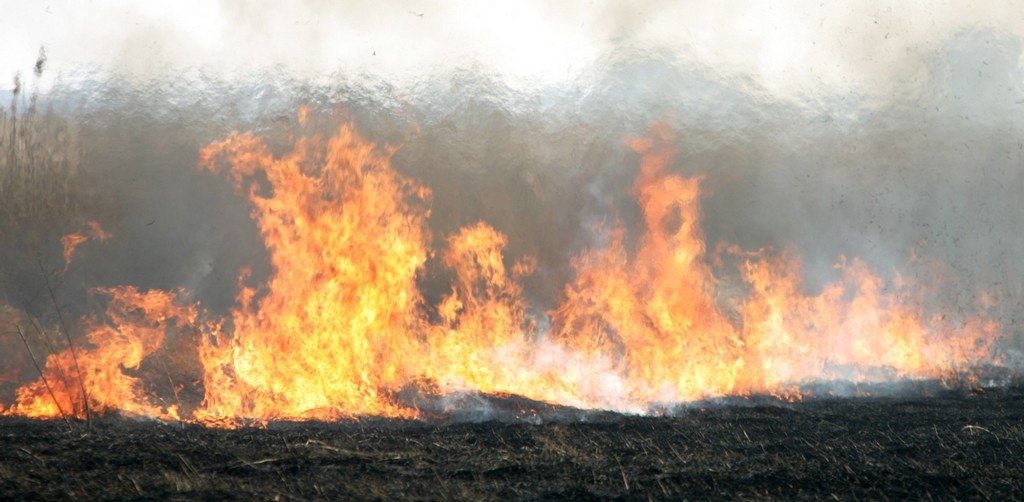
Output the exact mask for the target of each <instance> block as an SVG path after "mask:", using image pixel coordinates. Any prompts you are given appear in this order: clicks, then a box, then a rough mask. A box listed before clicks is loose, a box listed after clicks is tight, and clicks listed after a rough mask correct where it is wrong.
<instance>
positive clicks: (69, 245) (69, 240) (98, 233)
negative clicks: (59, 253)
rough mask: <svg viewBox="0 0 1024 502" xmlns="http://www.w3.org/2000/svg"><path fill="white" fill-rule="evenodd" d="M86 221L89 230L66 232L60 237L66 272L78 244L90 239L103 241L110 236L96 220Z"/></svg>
mask: <svg viewBox="0 0 1024 502" xmlns="http://www.w3.org/2000/svg"><path fill="white" fill-rule="evenodd" d="M88 223H89V230H88V231H87V232H85V233H82V232H76V233H73V234H68V235H65V236H64V237H61V239H60V242H61V244H62V245H63V246H64V271H65V272H67V270H68V267H70V266H71V258H72V257H73V256H74V254H75V249H77V248H78V246H79V245H81V244H83V243H85V242H87V241H91V240H99V241H105V240H107V239H109V238H110V234H109V233H107V231H105V230H103V227H101V226H100V224H99V223H98V222H95V221H90V222H88Z"/></svg>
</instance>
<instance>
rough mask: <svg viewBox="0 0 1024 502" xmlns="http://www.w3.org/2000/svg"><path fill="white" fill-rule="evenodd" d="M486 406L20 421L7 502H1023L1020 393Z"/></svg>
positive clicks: (4, 456)
mask: <svg viewBox="0 0 1024 502" xmlns="http://www.w3.org/2000/svg"><path fill="white" fill-rule="evenodd" d="M477 399H478V401H481V402H485V403H486V404H488V406H489V408H490V409H491V410H492V411H494V410H496V411H497V413H489V414H479V413H478V414H476V415H475V416H476V417H477V418H484V417H487V418H489V419H488V420H486V421H475V422H474V421H469V420H472V418H473V416H472V415H470V414H465V413H464V414H462V415H458V414H449V415H443V414H442V415H438V416H437V417H436V419H434V420H430V421H396V420H384V419H364V420H360V421H348V422H340V423H311V422H303V423H271V424H266V425H265V426H264V427H247V428H241V429H235V430H223V429H211V428H205V427H200V426H196V425H189V424H180V423H166V422H154V421H146V420H139V419H128V418H124V417H111V416H108V417H103V418H99V419H94V420H93V421H92V423H91V425H89V426H88V427H87V425H86V424H85V423H80V422H72V423H71V424H70V425H69V424H68V423H66V422H64V421H61V420H55V421H33V420H27V419H19V418H11V417H6V418H2V419H0V498H2V499H4V500H61V499H87V500H104V499H118V500H132V499H135V500H146V499H161V500H213V499H216V500H222V499H244V500H316V499H328V500H350V499H375V500H385V499H386V500H446V499H469V500H523V499H545V500H565V499H572V500H581V499H583V500H585V499H675V500H679V499H698V500H707V499H728V500H737V499H739V500H743V499H811V500H828V499H839V500H855V499H857V500H864V499H867V500H887V499H938V500H953V499H981V500H1022V499H1024V386H1020V385H1015V386H1011V387H1002V388H991V389H981V388H976V389H973V390H970V391H964V390H957V391H939V392H932V393H931V395H928V396H922V395H916V396H913V397H906V396H904V397H893V396H890V397H868V398H848V399H828V398H819V399H813V400H807V401H803V402H798V403H786V402H782V401H779V400H774V399H771V398H750V399H731V400H725V401H721V402H716V403H711V402H707V403H699V404H695V405H690V406H687V407H684V408H674V409H666V414H665V415H663V416H646V417H637V416H624V415H618V414H612V413H593V412H583V411H580V410H573V409H569V408H564V409H562V408H558V407H553V406H550V405H548V406H547V407H546V408H542V409H540V410H539V411H537V410H534V411H527V412H523V411H522V409H521V408H520V407H522V406H524V405H526V406H529V405H530V402H529V401H527V400H522V399H516V398H515V397H510V396H504V397H502V396H477ZM478 404H479V403H478ZM516 409H518V411H513V410H516ZM516 417H518V419H517V418H516Z"/></svg>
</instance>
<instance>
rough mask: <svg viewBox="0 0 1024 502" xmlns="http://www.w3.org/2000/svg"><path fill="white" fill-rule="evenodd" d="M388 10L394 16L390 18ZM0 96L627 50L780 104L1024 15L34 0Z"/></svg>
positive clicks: (895, 8) (542, 63) (9, 29)
mask: <svg viewBox="0 0 1024 502" xmlns="http://www.w3.org/2000/svg"><path fill="white" fill-rule="evenodd" d="M381 4H384V5H381ZM3 10H4V15H3V18H4V20H3V21H2V22H0V23H2V25H3V27H2V29H0V55H2V56H0V75H10V77H4V78H2V79H0V89H10V88H11V87H12V86H13V75H14V73H15V72H18V71H20V72H21V73H22V75H23V76H24V77H29V76H31V71H32V65H33V63H34V62H35V58H36V54H37V53H38V50H39V47H40V46H45V47H46V51H47V57H48V67H49V71H48V73H49V75H48V76H47V79H48V80H45V81H44V82H43V86H44V87H46V86H48V85H50V82H52V79H55V78H58V77H62V78H63V79H64V80H65V81H67V80H69V79H73V78H74V74H75V72H76V71H78V70H80V69H82V68H86V67H93V68H97V67H98V68H104V69H116V70H118V71H121V72H124V73H128V74H132V75H137V76H161V75H173V74H174V73H175V72H178V71H181V70H183V69H189V68H192V69H199V70H202V71H203V72H207V73H209V74H210V75H224V76H231V75H239V74H242V75H244V74H251V72H252V71H255V70H266V69H267V68H275V67H280V68H284V69H286V70H287V71H288V72H290V73H293V74H294V75H295V76H297V77H300V78H316V77H322V76H327V75H330V74H331V73H335V72H344V73H347V74H369V75H373V76H375V77H378V78H384V79H386V80H389V81H394V82H401V81H403V80H405V79H415V78H417V76H421V75H424V74H429V73H436V72H443V71H446V70H448V69H451V68H456V67H470V66H473V65H479V66H480V67H485V68H488V69H491V70H493V71H496V72H499V73H501V74H504V75H506V76H507V77H508V78H509V80H510V81H514V82H521V83H523V84H524V85H538V84H539V85H545V84H558V83H560V82H563V81H566V80H572V79H575V78H578V77H579V76H580V74H581V72H584V71H586V69H587V68H588V66H589V65H590V64H591V63H592V62H593V61H594V60H595V58H598V57H600V56H601V55H602V54H606V53H607V52H608V51H609V50H610V49H611V48H616V47H656V48H660V49H667V50H668V51H671V52H673V53H675V54H678V57H679V58H680V59H682V60H689V61H693V62H695V63H698V64H702V65H706V66H708V67H712V68H715V69H716V71H718V72H720V73H722V74H723V75H727V76H737V77H751V78H753V79H754V81H756V82H758V83H759V84H760V85H761V86H763V88H765V89H767V90H768V91H769V92H771V93H773V94H778V95H780V96H786V95H793V94H794V93H796V94H804V93H806V92H807V91H808V90H813V89H819V90H820V89H826V90H827V91H826V92H829V91H831V92H836V93H845V92H851V91H852V92H857V93H866V94H875V93H880V94H889V93H892V92H900V91H902V90H905V89H911V90H912V89H913V87H914V86H915V85H917V84H920V83H922V82H924V81H925V80H926V75H925V74H926V73H927V68H926V65H927V61H928V60H929V59H930V58H933V55H932V54H931V52H934V51H935V50H937V47H939V44H940V43H941V41H942V40H945V39H947V38H949V37H950V36H952V35H954V34H956V33H957V32H959V31H962V30H965V29H979V28H980V29H988V30H993V31H994V32H997V33H1002V34H1005V35H1008V36H1011V37H1021V38H1024V3H1022V2H1015V1H1006V0H993V1H972V2H938V1H931V0H926V1H898V2H881V1H878V2H875V1H859V2H822V1H821V0H814V1H778V0H777V1H752V2H711V1H706V2H696V1H690V2H686V1H667V0H648V1H642V2H626V1H621V2H612V1H589V2H583V1H580V2H543V1H508V2H479V1H467V0H451V1H425V0H398V1H390V2H378V1H355V0H352V1H329V0H291V1H243V0H221V1H215V0H214V1H211V0H179V1H176V2H149V1H134V2H133V1H121V0H90V1H81V0H28V1H17V2H8V5H5V7H4V9H3Z"/></svg>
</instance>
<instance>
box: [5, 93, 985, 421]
mask: <svg viewBox="0 0 1024 502" xmlns="http://www.w3.org/2000/svg"><path fill="white" fill-rule="evenodd" d="M300 118H301V120H300V122H301V123H303V124H305V123H306V122H307V121H308V110H303V111H302V113H301V117H300ZM675 141H676V139H675V137H674V134H673V132H672V131H671V130H670V129H669V128H668V127H667V126H665V125H655V126H654V127H652V129H651V131H650V134H649V136H648V137H647V138H645V139H633V140H628V144H629V146H630V147H631V148H632V149H633V150H634V151H635V152H636V153H638V154H639V155H640V156H641V160H640V172H639V175H638V176H637V178H636V181H635V185H634V187H633V190H632V195H633V196H634V197H635V199H636V201H637V202H638V204H639V206H640V208H641V210H642V212H643V222H644V228H643V233H642V235H641V236H640V238H639V239H638V240H637V241H636V244H635V245H632V246H631V245H629V244H628V242H627V239H626V231H625V229H624V228H622V226H621V225H615V226H614V228H611V229H610V230H608V231H607V232H606V237H607V239H606V240H607V242H608V244H607V246H606V247H604V248H601V249H588V250H585V251H583V252H582V253H580V254H579V255H578V256H577V257H576V258H575V259H574V261H573V265H574V267H575V270H576V277H575V280H574V281H573V282H572V283H571V284H568V285H567V286H566V287H565V293H564V298H563V301H562V303H561V305H559V306H558V307H557V308H554V309H552V310H551V311H550V313H549V317H550V318H549V319H539V318H537V316H536V315H531V314H530V312H531V311H530V309H529V306H528V305H527V302H526V301H525V299H524V294H523V288H522V286H521V282H520V280H521V279H522V278H523V277H525V276H528V275H530V274H532V273H533V272H534V269H535V268H536V262H535V260H534V259H533V258H532V257H521V258H519V259H518V260H509V259H508V257H506V256H504V255H503V251H504V248H505V246H506V243H507V238H506V236H505V235H503V234H501V233H500V232H498V231H497V230H495V229H494V228H493V227H491V226H490V225H488V224H487V223H485V222H479V223H476V224H474V225H471V226H469V227H466V228H463V229H461V230H460V231H458V232H455V233H454V234H453V235H451V236H448V237H447V246H446V248H445V249H444V250H443V251H441V252H440V253H439V257H440V258H441V262H442V263H443V265H444V266H445V267H446V268H448V269H449V270H450V272H451V277H452V284H451V289H450V292H449V293H448V294H447V295H445V296H444V297H443V298H442V299H441V301H440V303H439V304H437V305H428V304H427V302H426V301H425V300H424V298H423V295H422V294H421V292H420V290H419V288H418V286H417V278H418V277H419V276H420V275H421V274H422V273H423V272H424V269H425V266H426V264H427V261H428V258H429V257H431V256H433V253H432V251H431V250H430V249H429V245H428V243H429V242H430V234H429V231H428V229H427V222H428V219H429V216H430V212H429V201H430V198H431V193H430V190H428V189H427V188H426V187H424V186H421V185H420V184H419V183H417V182H415V181H413V180H410V179H407V178H404V177H403V176H401V175H399V174H398V173H397V172H395V171H394V170H393V169H392V167H391V165H390V158H391V155H392V154H393V153H394V149H392V148H381V147H378V146H377V145H374V144H372V143H371V142H369V141H367V140H365V139H364V138H362V137H360V136H359V135H358V134H357V133H356V132H355V131H354V130H353V128H352V127H351V126H343V127H341V128H340V130H338V131H337V133H336V134H335V135H334V136H333V137H332V138H324V137H320V136H310V137H306V138H302V139H299V140H297V141H296V142H295V144H294V145H293V149H292V151H291V152H288V153H286V154H284V155H281V156H275V155H274V154H273V153H272V152H271V149H270V148H269V147H268V146H267V145H266V144H265V142H264V141H263V140H262V139H261V138H258V137H256V136H253V135H248V134H234V135H232V136H231V137H229V138H228V139H226V140H224V141H222V142H218V143H215V144H212V145H209V146H207V147H206V148H204V149H203V150H202V151H201V152H200V167H201V169H203V170H208V171H211V172H214V173H221V174H223V175H226V176H227V177H229V178H230V179H232V180H233V182H234V184H235V187H236V189H237V191H238V193H239V194H241V195H243V196H245V197H247V198H248V200H249V202H250V203H251V205H252V217H253V219H254V220H255V221H256V224H257V227H258V229H259V231H260V233H261V235H262V237H263V240H264V243H265V246H266V249H267V250H268V252H269V256H270V265H271V267H272V269H271V274H270V276H269V278H268V279H267V280H266V282H265V283H264V284H259V285H253V284H250V283H251V280H250V274H249V273H248V272H247V271H243V272H242V274H241V276H240V279H239V289H240V292H239V293H238V296H237V306H236V307H235V309H234V311H233V312H232V314H231V316H230V318H229V319H217V318H214V319H212V320H210V321H208V322H206V321H202V320H201V316H200V314H199V308H198V306H196V305H187V304H182V303H179V302H178V301H176V300H177V298H178V297H179V295H178V294H172V293H166V292H161V291H149V292H140V291H137V290H135V289H134V288H131V287H126V288H121V289H106V290H101V291H100V293H101V294H103V295H105V296H109V297H110V298H111V299H110V303H109V305H108V308H107V313H106V316H105V317H104V318H95V319H90V320H89V321H88V322H87V323H86V324H87V326H89V328H88V336H87V339H88V343H87V344H82V346H78V347H69V348H67V349H66V350H63V351H61V352H58V353H56V354H53V355H51V356H50V357H49V358H48V359H47V360H46V363H45V369H44V376H43V378H41V379H40V380H39V381H37V382H34V383H31V384H28V385H26V386H24V387H22V388H21V389H20V390H19V391H18V396H17V401H16V402H15V403H14V404H13V405H12V406H10V407H9V408H8V409H6V410H5V413H8V414H17V415H24V416H31V417H47V416H50V417H52V416H60V415H65V414H67V415H74V416H82V415H83V413H84V412H85V410H86V409H87V408H88V409H89V410H92V411H95V412H104V411H107V410H119V411H121V412H123V413H127V414H133V415H149V416H157V417H163V418H168V419H178V418H179V415H182V416H181V417H180V418H182V419H185V420H192V421H197V422H202V423H207V424H213V425H221V426H231V425H233V424H236V423H238V422H240V421H241V422H249V421H255V422H263V421H268V420H279V419H289V420H304V419H322V420H336V419H338V418H342V417H357V416H362V415H378V416H387V417H416V416H418V413H419V412H418V410H417V409H416V408H415V404H414V401H415V400H409V399H406V398H402V397H401V396H400V395H401V394H403V393H407V392H408V391H409V390H410V389H412V390H413V391H414V392H415V391H417V390H421V391H424V392H432V393H454V392H458V391H464V390H470V391H481V392H487V393H495V394H500V393H511V394H517V395H520V396H524V397H526V398H529V399H534V400H538V401H545V402H551V403H558V404H566V405H573V406H578V407H583V408H604V409H615V410H624V411H636V412H643V411H645V410H649V409H650V407H651V405H652V404H654V403H662V402H680V401H687V400H693V399H699V398H704V397H709V396H720V395H735V394H741V395H742V394H747V393H754V392H764V393H775V394H779V395H789V396H793V397H796V396H797V394H796V392H797V388H798V386H799V385H800V384H804V383H808V382H813V381H817V380H821V379H845V380H852V381H882V380H892V379H899V378H941V377H944V376H946V375H947V374H949V373H951V372H955V371H959V370H961V369H965V368H972V367H976V366H978V365H981V364H986V363H992V362H994V361H993V356H992V346H993V343H994V342H995V341H996V340H997V339H998V338H999V337H1000V336H1001V335H1000V327H999V326H997V325H996V324H995V323H994V322H991V321H987V320H985V319H984V318H982V317H980V316H960V317H958V318H957V317H955V316H947V315H944V314H943V313H941V312H931V311H929V310H928V309H926V308H925V303H926V302H925V296H926V294H927V291H925V290H924V289H923V288H920V287H916V286H914V285H913V284H911V283H910V282H909V281H907V280H905V279H903V278H900V279H899V280H897V281H886V280H885V279H884V278H882V277H881V276H879V275H878V274H876V273H874V272H873V271H871V270H870V269H869V268H868V267H867V266H866V265H865V263H863V262H862V261H860V260H857V259H843V258H841V259H840V260H839V264H838V265H837V267H838V269H839V270H840V271H841V273H842V277H841V279H840V280H838V281H836V282H834V283H831V284H826V285H825V286H824V287H823V288H822V289H821V291H820V292H817V293H816V294H808V293H806V292H804V281H803V277H802V275H801V266H800V260H799V259H798V258H796V257H794V256H793V255H792V253H790V252H783V253H781V254H780V253H774V252H772V251H771V250H767V249H762V250H757V251H753V252H749V251H744V250H742V249H739V248H738V247H736V246H727V245H722V246H720V247H719V248H718V251H716V252H715V253H713V255H709V253H708V249H707V245H706V243H705V239H704V236H703V234H702V230H701V227H700V223H701V198H702V197H703V194H702V191H701V179H700V178H686V177H682V176H679V175H677V174H673V173H671V172H670V171H669V170H668V168H669V166H670V164H671V162H672V159H673V147H674V143H675ZM91 226H92V231H91V233H90V234H88V236H85V235H79V234H73V235H71V236H68V237H65V240H64V245H65V258H66V260H70V258H71V255H72V253H73V252H74V249H75V246H77V245H78V244H80V243H81V242H84V240H85V239H87V238H97V239H104V238H106V236H107V234H106V233H105V232H103V231H102V229H100V227H99V225H93V224H91ZM730 262H735V263H737V264H738V267H735V266H734V268H733V269H732V270H729V267H728V266H726V265H725V263H730ZM728 274H731V275H730V277H731V276H735V277H737V280H738V281H740V282H741V283H742V285H741V287H739V288H735V287H731V288H725V287H722V279H721V278H722V277H724V276H725V275H728ZM732 291H735V292H734V293H729V292H732ZM548 325H550V326H551V329H550V330H548V329H540V328H538V326H548ZM172 334H173V337H174V339H175V340H178V341H181V340H185V341H186V342H187V344H186V345H187V346H190V347H193V348H195V359H196V361H197V363H196V364H197V365H198V368H199V370H198V371H197V376H196V377H195V378H196V379H201V381H202V386H203V391H204V392H205V398H204V400H203V402H202V403H201V404H200V405H198V406H194V407H190V408H189V409H188V410H185V409H184V407H183V406H182V405H181V403H179V402H174V403H169V402H168V401H167V400H166V399H164V400H163V401H161V400H160V399H158V398H156V397H155V396H154V394H155V392H154V391H153V390H152V387H153V384H152V383H151V382H149V381H148V380H145V379H144V378H147V375H149V373H152V371H144V369H140V367H141V366H144V364H143V363H144V362H145V361H146V360H147V358H154V357H157V356H156V354H158V353H159V352H160V350H161V347H163V346H164V345H165V340H167V339H168V337H170V336H172ZM161 357H165V358H166V356H161ZM163 371H164V372H165V375H164V379H165V380H167V381H170V382H172V383H173V382H181V381H183V380H184V379H186V378H188V376H187V375H183V374H178V373H177V372H178V371H179V369H178V368H177V365H173V364H172V365H165V366H164V370H163ZM184 373H188V372H187V371H186V372H184ZM150 376H151V375H150ZM175 395H177V394H175Z"/></svg>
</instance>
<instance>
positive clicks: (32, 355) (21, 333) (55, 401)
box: [18, 324, 75, 432]
mask: <svg viewBox="0 0 1024 502" xmlns="http://www.w3.org/2000/svg"><path fill="white" fill-rule="evenodd" d="M18 336H20V337H21V341H22V343H24V344H25V349H27V350H28V355H29V358H31V359H32V364H33V365H35V367H36V371H38V372H39V377H40V378H41V379H42V380H43V385H44V386H45V387H46V392H47V393H49V394H50V398H51V399H53V404H55V405H57V411H59V412H60V417H61V418H63V419H64V423H66V424H68V429H69V430H70V431H71V432H74V430H75V428H74V427H73V426H72V425H71V420H69V419H68V414H67V413H65V412H64V407H62V406H61V405H60V401H59V400H58V399H57V395H56V394H54V392H53V387H51V386H50V381H49V380H48V379H47V378H46V373H45V372H43V368H42V367H41V366H39V360H38V359H36V355H35V353H34V352H32V345H31V344H29V343H28V337H27V336H25V332H24V331H22V330H21V325H20V324H19V325H18Z"/></svg>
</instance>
